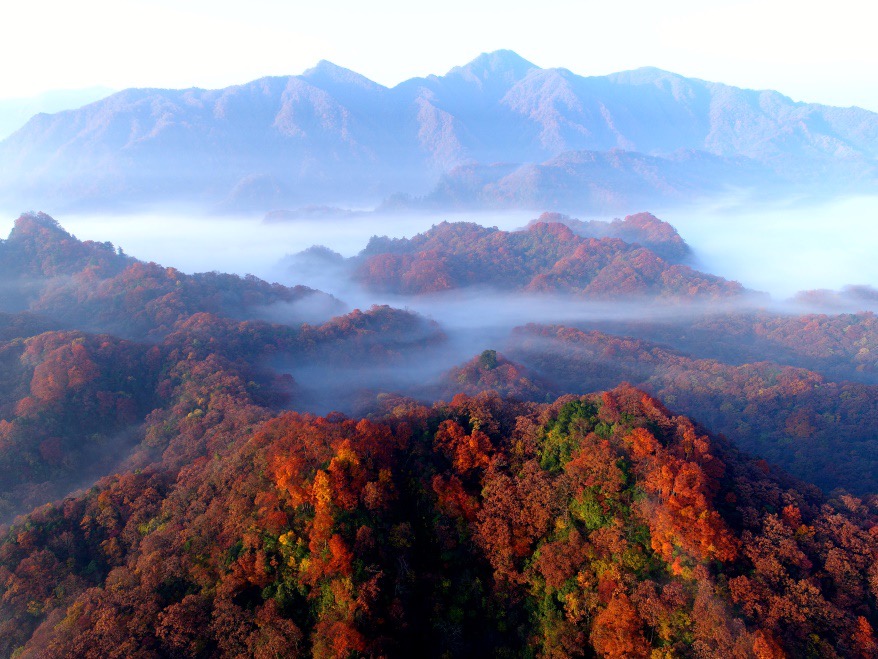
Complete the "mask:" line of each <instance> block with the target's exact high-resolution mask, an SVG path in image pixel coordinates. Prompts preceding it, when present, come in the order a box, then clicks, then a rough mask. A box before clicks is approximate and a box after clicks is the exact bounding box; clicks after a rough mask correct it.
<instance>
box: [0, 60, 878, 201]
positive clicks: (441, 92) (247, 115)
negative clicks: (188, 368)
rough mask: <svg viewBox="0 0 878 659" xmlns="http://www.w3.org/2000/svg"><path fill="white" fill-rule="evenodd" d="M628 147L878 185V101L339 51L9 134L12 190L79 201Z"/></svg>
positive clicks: (331, 184)
mask: <svg viewBox="0 0 878 659" xmlns="http://www.w3.org/2000/svg"><path fill="white" fill-rule="evenodd" d="M613 150H623V151H627V152H631V153H635V154H638V155H639V156H641V157H643V158H665V159H667V158H672V157H673V155H674V154H676V153H680V152H687V151H688V152H703V153H706V154H708V155H710V156H711V157H714V158H718V159H720V161H719V162H720V165H721V166H720V167H718V169H717V171H716V172H714V173H713V174H712V176H711V178H712V179H714V181H715V183H717V184H720V186H719V187H721V184H722V183H724V182H726V181H732V182H735V184H736V183H737V179H738V178H740V175H741V172H744V173H746V172H747V171H749V170H765V171H766V172H767V173H768V174H769V176H768V177H766V178H765V181H767V182H765V181H761V177H757V179H760V181H757V182H756V183H754V185H756V186H757V187H761V188H764V189H766V190H768V189H775V188H776V187H778V186H780V188H784V187H789V186H792V187H797V188H798V189H806V190H807V189H809V188H811V187H813V186H814V185H815V184H816V183H821V184H823V185H825V186H826V187H828V188H833V187H834V188H844V189H849V188H857V189H860V188H865V189H870V190H872V189H874V188H875V184H876V181H878V114H876V113H872V112H869V111H867V110H862V109H859V108H847V109H845V108H834V107H831V106H825V105H819V104H813V103H810V104H809V103H801V102H796V101H793V100H792V99H790V98H788V97H786V96H784V95H783V94H781V93H779V92H775V91H770V90H769V91H756V90H747V89H741V88H737V87H732V86H729V85H724V84H721V83H714V82H707V81H702V80H698V79H695V78H686V77H684V76H680V75H678V74H675V73H671V72H667V71H662V70H661V69H655V68H649V67H645V68H641V69H635V70H632V71H623V72H619V73H614V74H610V75H607V76H590V77H584V76H579V75H576V74H575V73H572V72H571V71H569V70H567V69H562V68H554V69H542V68H540V67H538V66H536V65H534V64H532V63H531V62H528V61H527V60H525V59H524V58H521V57H520V56H518V55H516V54H515V53H513V52H512V51H495V52H494V53H485V54H483V55H480V56H479V57H477V58H475V59H474V60H473V61H471V62H469V63H468V64H465V65H463V66H459V67H454V68H452V69H451V70H450V71H448V73H446V74H445V75H444V76H435V75H431V76H427V77H423V78H412V79H410V80H406V81H403V82H401V83H399V84H398V85H396V86H394V87H385V86H383V85H380V84H378V83H375V82H373V81H371V80H369V79H368V78H366V77H365V76H362V75H360V74H359V73H356V72H354V71H351V70H349V69H345V68H343V67H340V66H337V65H335V64H332V63H331V62H327V61H325V60H323V61H321V62H319V63H318V64H317V65H316V66H315V67H313V68H311V69H308V70H307V71H305V72H304V73H303V74H301V75H298V76H280V77H266V78H261V79H258V80H255V81H252V82H249V83H244V84H241V85H235V86H232V87H227V88H224V89H217V90H203V89H197V88H192V89H187V90H161V89H129V90H124V91H121V92H118V93H116V94H113V95H112V96H110V97H108V98H107V99H105V100H102V101H98V102H96V103H92V104H90V105H88V106H86V107H83V108H80V109H79V110H71V111H66V112H64V113H58V114H54V115H38V116H35V117H34V118H32V119H31V120H30V121H29V122H28V123H27V124H26V125H25V126H24V127H22V128H21V129H20V130H18V131H17V132H16V133H14V134H13V135H12V136H10V137H9V138H8V139H6V140H4V141H3V142H0V176H2V179H3V181H4V183H3V184H2V187H0V200H8V201H10V202H15V203H16V205H19V206H21V204H22V202H24V204H25V205H30V206H34V207H52V208H68V207H77V206H83V207H95V206H106V205H112V204H117V203H122V202H130V203H134V204H137V203H145V202H146V201H147V200H149V201H150V202H162V201H171V200H179V199H183V200H186V201H194V202H196V203H199V204H201V205H204V206H207V207H210V208H213V209H222V210H231V211H234V210H261V211H263V212H264V211H268V210H274V209H277V208H282V207H287V208H289V207H291V206H294V205H306V204H325V203H334V204H335V203H339V202H346V203H351V204H355V203H356V204H360V205H364V204H365V205H369V204H372V205H377V204H378V203H380V202H381V201H382V200H383V199H385V198H387V197H389V196H390V195H393V194H395V193H403V194H407V195H410V196H414V197H421V196H424V195H427V194H428V193H429V191H430V190H431V189H432V188H433V187H434V186H435V185H436V183H437V182H438V181H439V180H440V178H441V176H442V175H443V174H445V173H447V172H449V171H451V170H453V169H454V168H455V167H460V166H465V165H471V164H474V163H475V164H480V165H489V164H491V163H501V162H502V163H513V164H515V165H517V166H520V167H527V166H529V165H538V164H540V163H545V162H547V161H551V160H552V159H554V158H557V157H559V156H561V155H563V154H565V153H576V152H587V151H591V152H595V153H609V152H611V151H613ZM669 167H670V165H669ZM699 172H700V167H699V165H698V163H693V164H690V165H686V166H685V167H683V168H682V170H681V171H680V172H679V174H678V176H679V177H681V180H682V183H681V184H679V185H677V186H676V187H678V188H680V189H682V190H686V189H687V188H688V187H693V188H696V189H697V190H705V191H707V192H710V193H714V192H715V190H714V189H705V188H706V184H705V183H704V181H702V180H699ZM608 176H609V169H607V168H606V167H604V168H603V169H600V170H599V171H596V172H590V173H589V174H588V177H589V179H588V180H589V181H594V182H595V185H597V186H598V187H600V186H601V185H603V184H604V183H605V182H606V180H607V177H608ZM687 182H691V185H687V184H686V183H687ZM565 184H566V185H571V186H574V190H573V192H572V193H571V194H569V195H568V197H569V198H570V200H569V202H568V203H569V204H570V206H576V205H577V204H578V205H580V206H587V207H593V203H594V202H593V200H591V199H590V198H589V197H588V195H587V194H584V193H583V194H581V195H580V194H579V193H578V189H579V188H581V187H583V184H582V182H581V181H576V180H573V181H568V182H566V183H565ZM542 185H544V186H546V185H548V184H542ZM629 186H630V188H631V190H630V193H631V195H632V196H633V197H635V198H636V197H637V195H638V194H642V195H645V196H646V197H647V199H645V200H640V199H639V198H638V202H640V203H643V201H646V202H647V203H648V202H649V201H650V200H651V199H656V198H661V194H660V191H656V190H653V189H651V188H650V184H649V182H648V181H632V182H629ZM712 187H713V188H716V187H718V186H717V185H713V186H712ZM543 190H544V192H548V191H550V189H549V188H545V187H544V188H543ZM543 196H544V197H545V195H543ZM473 201H474V203H482V202H479V200H478V199H475V200H473ZM524 203H526V202H521V201H516V202H515V204H517V205H519V206H520V205H521V204H524ZM614 203H618V204H621V205H623V206H624V205H625V204H628V203H632V202H630V201H629V200H628V199H627V198H626V199H622V200H619V201H615V202H614ZM565 209H566V208H559V209H557V210H565Z"/></svg>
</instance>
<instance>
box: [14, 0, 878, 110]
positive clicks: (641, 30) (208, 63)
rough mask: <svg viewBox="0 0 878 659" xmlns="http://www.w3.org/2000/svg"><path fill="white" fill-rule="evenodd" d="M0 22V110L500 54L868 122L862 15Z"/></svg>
mask: <svg viewBox="0 0 878 659" xmlns="http://www.w3.org/2000/svg"><path fill="white" fill-rule="evenodd" d="M4 5H5V6H3V7H2V8H0V62H2V65H0V98H10V97H23V96H31V95H35V94H38V93H40V92H44V91H48V90H51V89H75V88H85V87H92V86H97V85H101V86H107V87H112V88H116V89H122V88H125V87H144V86H155V87H190V86H198V87H208V88H213V87H224V86H227V85H230V84H236V83H241V82H246V81H249V80H253V79H256V78H259V77H262V76H265V75H287V74H297V73H301V72H302V71H304V70H305V69H306V68H309V67H310V66H313V65H314V64H315V63H316V62H317V61H318V60H320V59H328V60H330V61H333V62H335V63H336V64H339V65H341V66H345V67H347V68H350V69H353V70H355V71H358V72H360V73H362V74H364V75H366V76H367V77H369V78H371V79H373V80H375V81H377V82H380V83H383V84H386V85H393V84H396V83H398V82H400V81H402V80H404V79H406V78H410V77H413V76H419V75H426V74H429V73H438V74H441V73H444V72H446V71H447V70H448V69H449V68H451V67H452V66H455V65H458V64H464V63H466V62H468V61H469V60H471V59H473V58H474V57H475V56H476V55H478V54H479V53H481V52H484V51H491V50H496V49H499V48H510V49H512V50H515V51H516V52H518V53H519V54H520V55H522V56H523V57H526V58H527V59H529V60H531V61H532V62H534V63H535V64H537V65H539V66H542V67H552V66H562V67H565V68H569V69H570V70H572V71H574V72H575V73H578V74H581V75H599V74H605V73H610V72H613V71H619V70H624V69H631V68H636V67H639V66H658V67H660V68H663V69H668V70H671V71H675V72H677V73H681V74H683V75H687V76H693V77H699V78H704V79H707V80H714V81H718V82H725V83H729V84H734V85H738V86H742V87H750V88H757V89H762V88H772V89H777V90H778V91H781V92H783V93H785V94H787V95H789V96H791V97H793V98H794V99H796V100H804V101H814V102H822V103H828V104H832V105H841V106H848V105H859V106H861V107H866V108H868V109H871V110H874V111H878V44H876V41H875V38H874V35H873V33H874V25H875V19H876V18H878V8H873V3H872V2H871V1H870V0H836V1H835V2H833V3H829V2H826V1H825V0H821V1H820V2H815V1H813V0H761V1H753V0H726V1H718V0H699V1H696V0H627V1H626V0H615V1H613V0H597V1H595V0H578V1H574V0H542V2H539V3H538V2H536V1H535V0H528V1H527V2H522V1H521V0H483V1H479V0H441V1H435V2H430V3H424V2H412V1H411V0H407V1H406V0H340V1H335V2H331V1H324V2H318V1H317V0H311V1H308V2H301V1H299V0H287V1H282V0H249V1H248V2H243V1H242V0H234V1H233V0H77V1H76V2H71V1H70V0H41V1H40V2H15V3H4Z"/></svg>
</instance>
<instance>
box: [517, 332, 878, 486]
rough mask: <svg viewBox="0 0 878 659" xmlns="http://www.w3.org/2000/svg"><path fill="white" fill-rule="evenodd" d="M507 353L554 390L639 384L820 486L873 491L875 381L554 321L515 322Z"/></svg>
mask: <svg viewBox="0 0 878 659" xmlns="http://www.w3.org/2000/svg"><path fill="white" fill-rule="evenodd" d="M507 352H508V354H509V355H510V357H511V358H512V359H514V360H516V361H519V362H521V363H522V364H523V365H524V366H526V367H528V368H530V369H531V370H532V371H533V372H534V373H536V374H537V375H539V376H541V377H542V378H544V379H546V380H548V381H549V382H552V383H553V386H554V388H555V390H556V391H583V390H589V389H595V388H601V387H606V386H611V385H612V384H615V383H618V382H620V381H628V382H632V383H637V384H638V385H639V386H642V387H644V388H645V389H646V390H648V391H649V392H651V393H652V394H653V395H655V396H657V397H658V398H659V399H661V400H662V401H664V402H665V403H666V404H667V405H671V406H673V407H674V409H677V410H679V411H681V412H683V413H685V414H689V415H692V416H696V417H697V418H699V420H700V421H701V422H703V423H705V424H706V425H707V426H708V427H710V428H712V429H714V430H716V431H717V432H723V433H726V434H727V435H728V436H729V437H730V438H731V439H732V440H733V441H735V443H736V444H737V445H738V446H740V447H742V448H744V449H745V450H747V451H749V452H751V453H753V454H756V455H759V456H762V457H764V458H766V459H769V460H771V461H772V462H774V463H776V464H781V465H783V466H784V468H785V469H787V470H789V471H790V472H791V473H793V474H795V475H796V476H798V477H800V478H803V479H805V480H807V481H809V482H812V483H816V484H818V485H820V486H821V487H824V488H826V489H827V490H830V489H833V488H835V487H838V486H842V487H845V488H847V489H848V490H851V491H855V492H861V493H862V492H875V491H876V490H878V480H876V478H875V475H876V474H878V443H876V440H875V428H876V425H878V387H876V386H875V385H865V384H859V383H852V382H844V381H842V382H833V381H831V380H828V379H826V378H825V377H823V376H821V375H820V374H818V373H815V372H813V371H808V370H806V369H803V368H795V367H792V366H782V365H779V364H776V363H772V362H765V361H762V362H753V363H745V364H741V365H734V364H728V363H723V362H722V361H718V360H713V359H695V358H693V357H690V356H688V355H685V354H681V353H679V352H676V351H673V350H670V349H668V348H666V347H663V346H661V345H658V344H655V343H650V342H648V341H643V340H638V339H632V338H627V337H620V336H614V335H610V334H605V333H603V332H599V331H597V330H592V331H582V330H578V329H574V328H569V327H560V326H539V325H532V326H528V327H524V328H520V329H519V330H518V331H516V333H515V334H514V335H513V337H512V340H511V342H510V346H508V348H507Z"/></svg>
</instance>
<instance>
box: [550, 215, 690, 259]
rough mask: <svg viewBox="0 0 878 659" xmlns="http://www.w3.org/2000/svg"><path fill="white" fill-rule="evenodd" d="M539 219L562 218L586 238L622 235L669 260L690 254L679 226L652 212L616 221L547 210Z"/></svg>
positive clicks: (621, 237)
mask: <svg viewBox="0 0 878 659" xmlns="http://www.w3.org/2000/svg"><path fill="white" fill-rule="evenodd" d="M536 222H560V223H561V224H566V225H567V226H568V227H570V228H571V229H572V230H573V232H574V233H576V234H577V235H579V236H584V237H586V238H618V239H619V240H624V241H625V242H626V243H632V244H638V245H640V246H642V247H646V248H647V249H649V250H650V251H653V252H655V253H656V254H658V255H659V256H660V257H662V258H663V259H664V260H665V261H667V262H669V263H678V262H680V261H683V260H684V259H686V258H687V257H689V256H690V254H691V251H690V249H689V246H688V245H687V244H686V241H685V240H683V238H682V237H681V236H680V234H679V233H677V230H676V229H675V228H674V227H673V226H671V225H670V224H668V223H667V222H664V221H663V220H660V219H659V218H657V217H656V216H655V215H653V214H652V213H636V214H634V215H627V216H626V217H625V218H624V219H621V220H620V219H618V218H616V219H615V220H613V221H612V222H604V221H602V220H587V221H583V220H577V219H576V218H573V217H570V216H568V215H562V214H561V213H543V214H542V215H540V217H539V219H538V220H536Z"/></svg>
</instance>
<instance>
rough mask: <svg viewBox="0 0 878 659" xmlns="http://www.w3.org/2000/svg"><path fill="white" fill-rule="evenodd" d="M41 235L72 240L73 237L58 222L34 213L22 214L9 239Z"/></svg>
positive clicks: (43, 214)
mask: <svg viewBox="0 0 878 659" xmlns="http://www.w3.org/2000/svg"><path fill="white" fill-rule="evenodd" d="M37 233H40V234H41V235H43V236H50V235H51V236H56V237H60V238H70V237H71V235H70V234H69V233H68V232H67V231H65V230H64V228H63V227H62V226H61V225H60V224H58V221H57V220H56V219H55V218H53V217H51V216H49V215H46V214H45V213H42V212H39V213H35V212H33V211H31V212H28V213H22V214H21V215H20V216H19V217H18V219H16V220H15V225H14V228H13V229H12V233H10V235H9V237H10V239H12V238H21V237H22V236H25V235H33V234H37Z"/></svg>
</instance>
